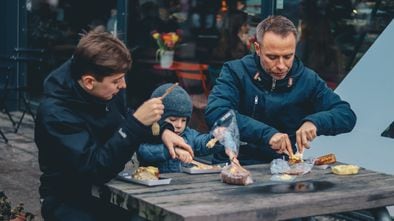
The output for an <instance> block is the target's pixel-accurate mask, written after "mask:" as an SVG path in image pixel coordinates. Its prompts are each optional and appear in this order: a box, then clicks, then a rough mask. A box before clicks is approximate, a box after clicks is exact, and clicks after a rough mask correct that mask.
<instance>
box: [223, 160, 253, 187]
mask: <svg viewBox="0 0 394 221" xmlns="http://www.w3.org/2000/svg"><path fill="white" fill-rule="evenodd" d="M220 178H221V180H222V182H223V183H228V184H234V185H248V184H251V183H253V179H252V176H251V175H250V172H249V171H247V170H246V169H244V168H242V167H240V166H238V165H235V164H234V163H232V164H230V165H228V166H226V167H224V168H223V169H222V172H221V173H220Z"/></svg>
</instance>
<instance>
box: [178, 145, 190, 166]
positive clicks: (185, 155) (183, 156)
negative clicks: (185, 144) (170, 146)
mask: <svg viewBox="0 0 394 221" xmlns="http://www.w3.org/2000/svg"><path fill="white" fill-rule="evenodd" d="M175 154H176V157H177V158H178V159H179V160H180V161H182V162H184V163H191V162H192V160H193V157H192V155H190V153H189V152H187V151H186V150H184V149H181V148H178V147H175Z"/></svg>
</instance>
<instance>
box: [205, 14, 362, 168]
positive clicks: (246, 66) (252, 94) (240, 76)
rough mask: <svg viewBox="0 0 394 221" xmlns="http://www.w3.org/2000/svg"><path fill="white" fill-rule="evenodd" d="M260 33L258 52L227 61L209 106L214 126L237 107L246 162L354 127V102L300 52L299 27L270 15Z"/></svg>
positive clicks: (222, 155) (223, 156) (291, 150)
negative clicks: (297, 54) (330, 84)
mask: <svg viewBox="0 0 394 221" xmlns="http://www.w3.org/2000/svg"><path fill="white" fill-rule="evenodd" d="M256 37H257V41H256V42H255V43H254V46H255V49H256V52H255V54H251V55H246V56H245V57H243V58H242V59H239V60H233V61H229V62H226V63H225V64H224V66H223V68H222V70H221V73H220V77H219V78H218V79H217V81H216V84H215V86H214V87H213V89H212V91H211V93H210V95H209V98H208V105H207V108H206V109H205V118H206V122H207V123H208V125H209V126H212V125H213V124H214V123H215V122H216V121H217V120H218V119H220V117H221V116H222V115H223V114H224V113H226V112H227V111H229V110H230V109H232V110H234V111H235V112H236V115H237V116H236V117H237V123H238V128H239V134H240V139H241V141H243V142H246V143H247V144H246V145H243V146H241V147H240V150H239V155H238V160H239V161H240V162H241V164H257V163H269V162H271V161H272V160H273V159H276V158H282V157H284V156H285V157H287V155H288V156H292V154H293V153H295V152H296V151H298V152H300V153H303V151H304V149H305V148H309V147H310V142H312V141H313V140H314V139H315V138H316V137H317V136H319V135H326V136H334V135H337V134H342V133H347V132H350V131H351V130H352V129H353V128H354V126H355V124H356V119H357V117H356V115H355V113H354V112H353V110H352V109H351V107H350V104H349V103H348V102H346V101H344V100H342V99H341V97H340V96H339V95H338V94H336V93H335V92H333V91H332V90H331V89H330V88H328V87H327V85H326V83H325V82H324V81H323V80H322V79H321V78H320V77H319V76H318V74H317V73H316V72H314V71H313V70H311V69H309V68H307V67H305V66H304V64H303V63H302V62H301V60H299V59H298V58H296V57H295V49H296V39H297V29H296V27H295V26H294V24H293V23H292V22H291V21H290V20H289V19H287V18H285V17H283V16H271V17H268V18H267V19H265V20H263V21H262V22H260V24H259V25H258V26H257V29H256ZM296 144H297V146H296ZM296 147H297V148H296ZM223 161H228V157H227V156H226V154H225V153H224V152H222V153H217V154H215V155H214V161H213V162H214V163H223Z"/></svg>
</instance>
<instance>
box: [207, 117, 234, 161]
mask: <svg viewBox="0 0 394 221" xmlns="http://www.w3.org/2000/svg"><path fill="white" fill-rule="evenodd" d="M212 134H213V136H214V137H215V138H216V139H217V140H218V141H219V142H220V143H221V144H222V145H223V146H224V147H225V150H226V153H227V155H229V157H230V159H232V158H233V157H234V156H232V155H235V157H236V156H238V152H239V130H238V125H237V119H236V116H235V112H234V111H233V110H229V111H228V112H227V113H226V114H224V115H223V116H222V117H221V118H220V119H219V120H217V121H216V122H215V124H214V125H213V127H212Z"/></svg>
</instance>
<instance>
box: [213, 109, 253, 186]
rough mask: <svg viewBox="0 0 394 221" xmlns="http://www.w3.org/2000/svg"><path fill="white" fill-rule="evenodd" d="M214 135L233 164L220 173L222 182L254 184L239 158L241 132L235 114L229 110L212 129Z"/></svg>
mask: <svg viewBox="0 0 394 221" xmlns="http://www.w3.org/2000/svg"><path fill="white" fill-rule="evenodd" d="M212 134H213V136H214V137H215V139H217V140H218V141H219V142H220V143H221V144H222V145H223V146H224V148H225V151H226V154H227V155H228V157H229V159H230V161H231V164H230V165H228V166H226V167H224V168H223V169H222V171H221V173H220V177H221V180H222V182H224V183H228V184H235V185H248V184H250V183H253V179H252V176H251V174H250V172H249V171H248V170H246V169H245V168H243V167H242V166H241V165H240V163H239V161H238V160H237V156H238V153H239V145H240V141H239V130H238V124H237V119H236V115H235V112H234V111H233V110H229V111H228V112H227V113H226V114H224V115H223V116H222V117H221V118H220V119H219V120H218V121H216V122H215V124H214V125H213V127H212Z"/></svg>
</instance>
